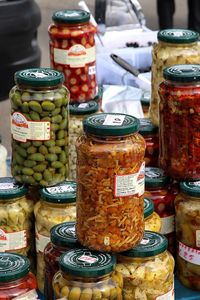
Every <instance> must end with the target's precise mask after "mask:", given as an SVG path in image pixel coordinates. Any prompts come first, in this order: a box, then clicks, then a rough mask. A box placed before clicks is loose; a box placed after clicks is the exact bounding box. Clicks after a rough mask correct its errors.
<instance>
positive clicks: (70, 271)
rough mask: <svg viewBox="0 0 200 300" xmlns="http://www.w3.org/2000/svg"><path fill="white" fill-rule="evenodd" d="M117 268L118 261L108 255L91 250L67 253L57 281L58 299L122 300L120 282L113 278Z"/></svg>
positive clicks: (54, 282) (54, 280)
mask: <svg viewBox="0 0 200 300" xmlns="http://www.w3.org/2000/svg"><path fill="white" fill-rule="evenodd" d="M115 265H116V257H115V256H113V255H111V254H108V253H101V252H93V251H90V250H88V249H75V250H70V251H67V252H65V253H64V254H62V256H61V257H60V260H59V266H60V271H59V272H57V273H56V274H55V276H54V278H53V283H52V284H53V289H54V293H55V299H61V298H62V299H63V300H65V299H66V300H67V299H105V300H121V299H122V298H121V287H120V286H119V284H118V282H119V280H118V279H117V280H116V277H117V276H116V275H114V278H112V272H113V270H114V267H115ZM118 278H119V279H122V276H120V275H119V276H118Z"/></svg>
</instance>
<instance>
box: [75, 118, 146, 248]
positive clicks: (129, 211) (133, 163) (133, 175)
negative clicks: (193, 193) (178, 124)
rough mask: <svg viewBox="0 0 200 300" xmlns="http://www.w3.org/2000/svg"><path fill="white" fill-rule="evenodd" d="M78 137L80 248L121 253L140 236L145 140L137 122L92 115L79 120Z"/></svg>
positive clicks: (142, 231)
mask: <svg viewBox="0 0 200 300" xmlns="http://www.w3.org/2000/svg"><path fill="white" fill-rule="evenodd" d="M83 127H84V134H83V135H82V136H80V137H79V138H78V139H77V143H76V149H77V178H78V181H77V223H76V234H77V238H78V240H79V241H80V243H81V244H82V245H84V246H85V247H88V248H91V249H93V250H98V251H106V252H110V251H113V252H120V251H123V250H127V249H130V248H131V247H133V246H135V245H136V244H137V243H138V242H139V241H140V240H141V239H142V236H143V233H144V204H143V194H144V152H145V141H144V139H143V137H142V136H141V135H140V134H138V129H139V120H138V119H136V118H134V117H133V116H130V115H125V114H104V113H101V114H96V115H92V116H89V117H88V118H86V119H84V121H83Z"/></svg>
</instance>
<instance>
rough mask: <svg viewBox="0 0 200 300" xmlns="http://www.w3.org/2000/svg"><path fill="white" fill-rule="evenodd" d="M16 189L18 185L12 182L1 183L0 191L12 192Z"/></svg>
mask: <svg viewBox="0 0 200 300" xmlns="http://www.w3.org/2000/svg"><path fill="white" fill-rule="evenodd" d="M14 188H16V184H14V183H12V182H2V183H0V190H11V189H14Z"/></svg>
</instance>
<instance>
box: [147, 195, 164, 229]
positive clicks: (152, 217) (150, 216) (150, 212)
mask: <svg viewBox="0 0 200 300" xmlns="http://www.w3.org/2000/svg"><path fill="white" fill-rule="evenodd" d="M144 228H145V230H150V231H154V232H159V231H160V229H161V218H160V216H159V215H158V214H157V213H156V212H155V211H154V203H153V201H152V200H151V199H148V198H144Z"/></svg>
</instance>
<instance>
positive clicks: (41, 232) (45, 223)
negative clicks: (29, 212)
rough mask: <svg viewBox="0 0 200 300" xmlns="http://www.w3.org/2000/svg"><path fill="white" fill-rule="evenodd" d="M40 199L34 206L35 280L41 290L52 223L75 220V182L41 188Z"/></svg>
mask: <svg viewBox="0 0 200 300" xmlns="http://www.w3.org/2000/svg"><path fill="white" fill-rule="evenodd" d="M40 195H41V200H40V201H39V202H37V204H36V205H35V207H34V214H35V231H36V233H35V234H36V255H37V280H38V287H39V289H40V291H41V292H43V289H44V257H43V254H44V248H45V247H46V245H47V244H48V243H49V242H50V230H51V228H52V227H53V226H54V225H57V224H60V223H63V222H69V221H75V220H76V183H75V182H74V181H64V182H62V183H60V184H58V185H55V186H52V187H47V188H42V189H41V190H40Z"/></svg>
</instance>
